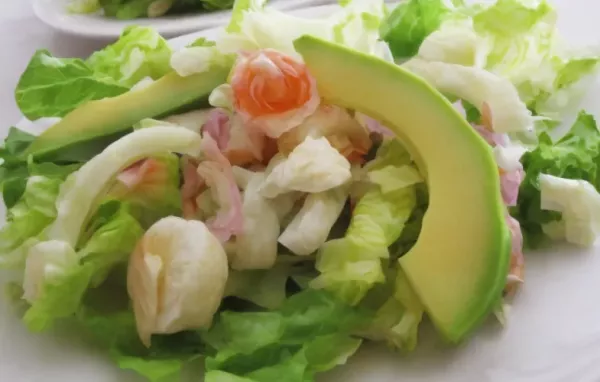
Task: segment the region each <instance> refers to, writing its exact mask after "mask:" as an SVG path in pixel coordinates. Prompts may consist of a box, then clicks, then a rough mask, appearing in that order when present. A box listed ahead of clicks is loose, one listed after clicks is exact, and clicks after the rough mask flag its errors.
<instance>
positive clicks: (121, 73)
mask: <svg viewBox="0 0 600 382" xmlns="http://www.w3.org/2000/svg"><path fill="white" fill-rule="evenodd" d="M170 59H171V48H170V47H169V44H168V43H167V41H166V40H165V39H164V38H162V37H161V36H160V34H158V32H157V31H155V30H154V29H152V28H149V27H141V26H130V27H127V28H125V29H124V30H123V33H121V37H119V39H118V40H117V41H116V42H115V43H114V44H112V45H109V46H107V47H106V48H104V49H102V50H100V51H98V52H95V53H94V54H92V55H91V56H90V58H88V60H87V63H88V65H90V67H91V68H92V70H93V71H94V72H95V73H97V74H98V75H104V76H107V77H109V78H112V79H113V80H114V81H116V82H117V83H118V84H119V85H122V86H126V87H132V86H133V85H135V84H136V83H138V82H139V81H141V80H142V79H144V78H146V77H150V78H152V79H155V80H156V79H158V78H160V77H162V76H164V75H165V74H167V73H168V72H170V71H171V67H170V65H169V60H170Z"/></svg>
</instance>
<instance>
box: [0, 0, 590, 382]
mask: <svg viewBox="0 0 600 382" xmlns="http://www.w3.org/2000/svg"><path fill="white" fill-rule="evenodd" d="M556 3H557V5H558V8H559V14H560V26H561V29H562V30H563V34H564V35H565V36H566V37H567V38H568V39H569V40H570V41H574V42H577V43H578V44H586V43H594V42H597V41H600V24H599V23H598V19H597V17H598V14H600V2H597V1H593V0H557V1H556ZM586 31H588V33H586ZM101 46H102V42H101V41H92V40H83V39H80V38H75V37H69V36H65V35H61V34H59V33H56V32H54V31H52V30H51V29H49V28H48V27H46V26H44V25H43V24H42V23H41V22H39V21H38V20H36V18H35V17H34V15H33V13H32V11H31V10H30V8H29V4H28V0H0V49H1V50H0V59H1V60H2V65H0V68H1V69H0V122H1V124H0V131H3V132H4V131H5V129H6V128H7V127H8V126H9V125H10V124H12V123H15V122H16V121H17V120H18V119H19V113H18V111H17V109H16V106H15V104H14V101H13V97H12V93H13V89H14V86H15V84H16V82H17V79H18V75H19V74H20V72H21V71H22V70H23V69H24V67H25V65H26V63H27V62H28V60H29V57H30V56H31V55H32V54H33V52H34V51H35V49H37V48H41V47H43V48H47V49H49V50H50V51H51V52H53V53H54V54H55V55H57V56H85V55H87V54H89V53H90V52H91V51H93V50H95V49H97V48H99V47H101ZM599 93H600V92H598V91H596V92H595V95H592V96H591V97H590V98H588V100H587V101H586V107H587V108H588V109H589V110H590V111H592V112H594V114H596V116H599V115H600V107H599V105H598V101H596V100H599V99H600V97H598V94H599ZM526 259H527V275H526V277H527V282H526V284H525V287H524V289H523V290H522V292H521V293H520V295H519V296H518V297H517V299H516V301H515V303H514V306H513V309H512V314H511V317H510V319H511V321H510V323H509V326H508V327H507V328H506V329H504V330H500V329H499V327H498V326H497V325H494V324H493V323H489V324H488V325H486V326H485V328H484V329H482V330H481V331H480V332H479V333H478V335H477V336H476V337H475V338H474V339H472V340H471V341H469V342H468V343H466V344H464V345H462V346H460V347H458V348H451V349H450V348H446V347H444V346H443V345H441V344H439V343H438V342H437V341H436V339H435V336H434V335H433V334H432V333H431V332H430V331H429V330H427V329H426V330H424V333H423V335H422V341H421V344H420V346H419V349H418V351H417V352H416V353H415V354H412V355H410V356H408V357H404V356H399V355H395V354H392V353H389V352H387V351H385V350H384V349H373V348H368V349H366V350H365V351H361V352H360V354H359V355H358V356H357V357H355V358H354V359H353V360H352V362H351V365H350V366H348V367H343V368H341V369H339V370H337V371H334V372H333V373H331V374H329V375H327V376H325V377H324V378H322V379H321V380H322V381H327V382H359V381H361V382H362V381H369V382H392V381H401V382H425V381H428V382H433V381H444V382H470V381H473V382H488V381H489V382H598V381H600V298H598V296H599V295H600V249H599V248H598V247H597V248H595V249H593V250H588V251H581V250H572V249H571V250H567V249H562V250H561V249H555V250H552V251H546V252H544V253H535V254H529V255H528V256H527V257H526ZM68 333H69V330H68V328H64V329H62V330H61V331H60V332H59V334H56V335H55V334H46V335H32V334H29V333H27V332H26V331H25V329H24V328H23V327H22V326H21V324H20V323H19V321H18V320H17V319H16V318H15V317H14V316H13V315H12V314H11V313H10V311H9V308H8V307H6V306H5V305H4V304H3V303H2V301H0V381H2V382H4V381H6V382H37V381H44V382H75V381H77V382H79V381H86V382H109V381H114V382H126V381H127V382H129V381H131V382H134V381H138V379H136V378H135V377H134V376H132V375H131V374H127V373H121V372H119V371H117V370H116V369H115V368H114V367H113V366H112V365H111V364H110V362H109V361H108V360H107V359H106V358H105V355H104V354H102V353H99V352H96V351H94V350H91V349H87V348H85V346H84V345H82V344H80V343H78V341H77V340H75V339H74V338H73V336H69V335H68ZM195 380H196V381H197V380H198V379H195ZM284 381H285V380H284V379H282V382H284Z"/></svg>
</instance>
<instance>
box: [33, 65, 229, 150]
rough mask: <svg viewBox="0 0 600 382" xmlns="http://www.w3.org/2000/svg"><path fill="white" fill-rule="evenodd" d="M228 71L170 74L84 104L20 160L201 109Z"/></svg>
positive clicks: (43, 134) (215, 70)
mask: <svg viewBox="0 0 600 382" xmlns="http://www.w3.org/2000/svg"><path fill="white" fill-rule="evenodd" d="M230 70H231V67H230V66H226V65H224V66H213V67H212V68H211V69H210V70H209V71H207V72H204V73H198V74H194V75H191V76H188V77H181V76H179V75H178V74H177V73H175V72H172V73H169V74H167V75H165V76H164V77H162V78H160V79H159V80H157V81H156V82H154V83H152V84H150V85H149V86H148V87H146V88H143V89H139V90H134V91H129V92H127V93H124V94H121V95H119V96H117V97H112V98H105V99H102V100H97V101H90V102H87V103H85V104H83V105H81V106H80V107H78V108H77V109H75V110H73V111H72V112H70V113H69V114H67V115H66V116H65V117H64V118H63V119H62V120H61V121H60V122H59V123H57V124H56V125H54V126H52V127H51V128H49V129H48V130H46V131H45V132H43V133H42V134H41V135H40V136H39V137H37V139H36V140H35V141H34V142H33V143H32V144H31V145H30V146H29V148H28V149H27V150H26V151H25V153H24V154H23V157H24V158H27V157H28V156H29V155H33V156H34V157H45V156H47V155H48V154H50V153H52V152H56V151H57V150H60V149H63V148H65V147H69V146H74V145H77V144H80V143H82V142H85V141H90V140H94V139H96V138H99V137H104V136H109V135H114V134H117V133H120V132H125V131H126V130H128V129H130V128H131V127H132V126H133V125H134V124H135V123H137V122H139V121H141V120H142V119H144V118H161V117H164V116H166V115H169V114H171V113H173V112H176V111H180V110H181V109H185V108H189V107H191V106H198V107H199V106H202V101H206V100H207V99H208V96H209V95H210V93H211V92H212V91H213V89H214V88H216V87H217V86H219V85H221V84H223V83H225V82H226V80H227V75H228V74H229V72H230Z"/></svg>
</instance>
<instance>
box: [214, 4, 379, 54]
mask: <svg viewBox="0 0 600 382" xmlns="http://www.w3.org/2000/svg"><path fill="white" fill-rule="evenodd" d="M264 5H265V1H264V0H244V1H237V2H236V3H235V5H234V7H233V13H232V18H231V21H230V23H229V25H228V27H227V29H226V31H227V33H225V34H224V35H223V36H221V37H220V38H219V39H218V40H217V41H216V43H217V48H218V49H219V51H221V52H222V53H237V52H238V51H240V50H247V51H254V50H257V49H265V48H271V49H276V50H278V51H280V52H282V53H285V54H288V55H291V56H295V57H298V58H300V56H299V55H298V54H297V53H296V51H295V49H294V46H293V44H292V42H293V41H294V40H295V39H296V38H298V37H300V36H302V35H304V34H310V35H313V36H316V37H320V38H323V39H325V40H328V41H335V42H337V43H340V44H343V45H346V46H349V47H351V48H353V49H357V50H360V51H362V52H364V53H369V54H376V55H378V56H386V53H389V50H388V49H387V48H385V44H381V43H380V41H379V33H378V32H379V25H380V23H381V20H382V19H383V17H384V15H385V9H386V8H385V4H384V2H383V1H381V0H352V1H345V2H343V3H342V5H343V7H342V9H341V10H340V11H338V12H336V13H334V14H332V15H331V16H330V17H326V18H323V19H311V18H302V17H296V16H292V15H289V14H286V13H283V12H280V11H277V10H274V9H271V8H265V7H264ZM274 31H277V32H276V33H274ZM382 45H383V47H382ZM384 48H385V49H384ZM389 56H391V54H389Z"/></svg>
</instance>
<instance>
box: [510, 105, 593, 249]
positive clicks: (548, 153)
mask: <svg viewBox="0 0 600 382" xmlns="http://www.w3.org/2000/svg"><path fill="white" fill-rule="evenodd" d="M521 162H522V163H523V167H524V169H525V179H524V181H523V183H522V184H521V188H520V191H519V199H518V204H517V206H516V207H515V208H513V209H512V211H511V213H512V214H513V216H514V217H515V218H517V220H519V222H520V223H521V227H522V229H523V233H524V236H525V240H526V244H527V245H528V246H530V247H537V246H539V245H540V244H542V242H543V241H544V239H545V238H546V235H545V234H544V230H543V226H544V225H546V224H548V223H551V222H555V221H560V220H561V214H560V213H558V212H555V211H545V210H542V206H541V198H542V196H541V194H540V191H541V188H540V183H539V177H540V174H546V175H552V176H556V177H560V178H565V179H573V180H584V181H587V182H589V183H590V184H591V185H593V186H594V187H595V188H596V190H599V189H600V131H599V130H598V126H597V125H596V121H595V119H594V117H593V116H592V115H590V114H587V113H585V112H583V111H582V112H580V113H579V116H578V118H577V120H576V121H575V123H574V124H573V126H572V127H571V129H570V131H569V132H568V133H567V134H566V135H565V136H564V137H563V138H561V139H560V140H558V141H557V142H553V141H552V138H550V136H549V135H548V134H547V133H541V134H540V137H539V144H538V146H537V147H536V148H535V149H534V150H532V151H530V152H527V153H525V155H523V157H522V159H521Z"/></svg>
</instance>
